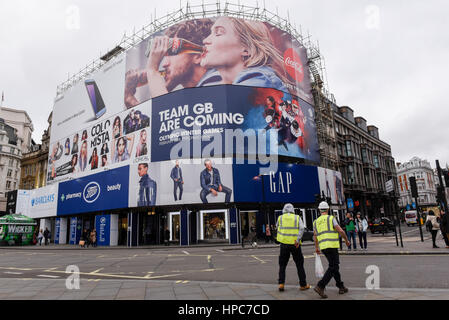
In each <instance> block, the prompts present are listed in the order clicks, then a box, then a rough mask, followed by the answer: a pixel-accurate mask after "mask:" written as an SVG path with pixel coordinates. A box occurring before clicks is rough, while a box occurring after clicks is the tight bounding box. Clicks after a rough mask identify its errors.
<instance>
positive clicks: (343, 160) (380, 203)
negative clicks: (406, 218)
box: [333, 104, 397, 219]
mask: <svg viewBox="0 0 449 320" xmlns="http://www.w3.org/2000/svg"><path fill="white" fill-rule="evenodd" d="M333 114H334V121H335V132H336V136H337V152H338V156H339V161H338V167H339V171H340V172H341V173H342V176H343V183H344V189H345V197H346V200H347V204H348V210H349V211H354V212H361V213H362V214H363V215H365V216H367V217H368V218H371V219H373V218H376V217H380V216H391V215H393V213H394V211H395V203H396V202H395V198H394V194H393V193H388V192H387V190H386V186H385V184H386V182H387V181H389V180H393V184H394V190H395V192H396V194H397V183H396V169H395V162H394V158H393V157H392V154H391V147H390V145H388V144H387V143H385V142H384V141H382V140H380V139H379V130H378V128H377V127H376V126H373V125H369V126H368V125H367V122H366V120H365V119H364V118H362V117H354V111H353V110H352V109H351V108H350V107H347V106H343V107H338V106H337V105H335V104H334V105H333Z"/></svg>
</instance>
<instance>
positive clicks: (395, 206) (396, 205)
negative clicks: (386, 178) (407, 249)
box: [393, 189, 404, 248]
mask: <svg viewBox="0 0 449 320" xmlns="http://www.w3.org/2000/svg"><path fill="white" fill-rule="evenodd" d="M393 199H394V208H395V212H396V220H397V221H398V227H399V239H400V240H401V248H404V243H403V242H402V230H401V218H400V217H399V208H398V201H397V198H396V190H395V189H393ZM395 230H396V227H395Z"/></svg>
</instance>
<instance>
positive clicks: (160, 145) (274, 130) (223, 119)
mask: <svg viewBox="0 0 449 320" xmlns="http://www.w3.org/2000/svg"><path fill="white" fill-rule="evenodd" d="M151 127H152V132H151V141H152V148H151V159H152V161H153V162H159V161H166V160H170V159H171V158H173V157H170V153H171V152H174V154H175V155H176V158H201V157H202V154H203V153H205V152H206V150H207V152H208V155H212V156H223V155H224V156H229V155H233V154H237V155H243V154H251V155H256V154H259V148H260V149H261V150H263V151H265V152H268V153H269V154H279V155H284V156H290V157H295V158H303V159H307V160H310V161H313V162H319V152H318V151H319V147H318V140H317V134H316V125H315V114H314V108H313V106H312V105H310V104H308V103H307V102H305V101H303V100H301V99H299V98H296V97H294V96H292V95H291V94H288V93H285V92H283V91H279V90H275V89H267V88H251V87H237V86H231V85H221V86H214V87H204V88H191V89H184V90H180V91H176V92H172V93H170V94H167V95H164V96H160V97H156V98H154V99H153V102H152V125H151ZM226 131H227V132H226ZM262 133H265V134H262ZM236 135H237V136H238V138H236ZM218 137H219V138H218ZM271 139H274V141H272V140H271ZM181 141H182V143H181ZM237 141H244V142H242V143H238V142H237ZM209 150H210V151H209Z"/></svg>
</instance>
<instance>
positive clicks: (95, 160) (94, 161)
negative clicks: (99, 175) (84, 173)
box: [89, 147, 98, 170]
mask: <svg viewBox="0 0 449 320" xmlns="http://www.w3.org/2000/svg"><path fill="white" fill-rule="evenodd" d="M89 164H90V169H91V170H95V169H97V168H98V153H97V148H96V147H95V148H94V150H93V151H92V155H91V156H90V158H89Z"/></svg>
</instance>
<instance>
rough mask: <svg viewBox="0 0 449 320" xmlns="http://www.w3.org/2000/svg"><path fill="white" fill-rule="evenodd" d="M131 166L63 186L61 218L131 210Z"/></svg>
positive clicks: (59, 194) (60, 203) (59, 199)
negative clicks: (80, 214) (129, 185)
mask: <svg viewBox="0 0 449 320" xmlns="http://www.w3.org/2000/svg"><path fill="white" fill-rule="evenodd" d="M128 184H129V166H125V167H120V168H116V169H112V170H108V171H105V172H101V173H97V174H94V175H90V176H86V177H82V178H79V179H76V180H72V181H68V182H63V183H60V184H59V193H58V216H60V215H69V214H74V213H85V212H95V211H102V210H110V209H119V208H126V207H128Z"/></svg>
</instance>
